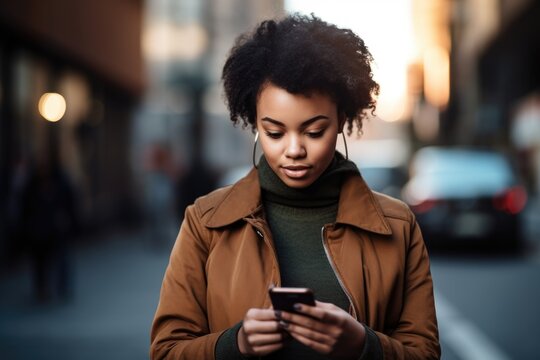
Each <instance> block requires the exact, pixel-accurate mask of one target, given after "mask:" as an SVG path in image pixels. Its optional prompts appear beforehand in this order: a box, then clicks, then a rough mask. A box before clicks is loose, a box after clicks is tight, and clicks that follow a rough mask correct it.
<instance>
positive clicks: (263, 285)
mask: <svg viewBox="0 0 540 360" xmlns="http://www.w3.org/2000/svg"><path fill="white" fill-rule="evenodd" d="M322 236H323V241H324V244H325V248H326V249H327V252H328V256H329V259H330V261H331V263H332V265H333V267H334V269H335V271H336V275H337V277H338V279H340V281H341V283H342V286H343V287H344V290H345V293H346V294H347V295H348V296H349V298H350V301H351V308H350V313H351V315H353V316H354V317H355V318H356V319H358V320H359V321H361V322H363V323H365V324H366V325H367V326H369V327H370V328H371V329H373V330H374V331H375V332H376V334H377V336H378V337H379V339H380V342H381V345H382V349H383V353H384V358H385V359H423V360H424V359H438V358H439V357H440V347H439V341H438V330H437V321H436V317H435V306H434V301H433V286H432V281H431V274H430V269H429V259H428V254H427V252H426V249H425V246H424V242H423V240H422V235H421V233H420V229H419V228H418V225H417V224H416V221H415V218H414V216H413V214H412V213H411V212H410V210H409V209H408V207H407V206H406V205H404V204H403V203H402V202H400V201H398V200H395V199H392V198H390V197H388V196H385V195H382V194H378V193H375V192H372V191H371V190H370V189H369V188H368V187H367V185H366V184H365V182H364V181H363V180H362V178H361V177H360V176H351V177H349V178H348V179H347V180H346V181H345V182H344V184H343V187H342V190H341V195H340V200H339V205H338V214H337V219H336V223H335V224H332V225H327V226H325V228H324V229H323V231H322ZM271 284H275V285H279V284H280V274H279V268H278V263H277V259H276V254H275V251H274V245H273V242H272V236H271V234H270V231H269V228H268V225H267V223H266V221H265V220H264V216H263V213H262V205H261V196H260V185H259V180H258V174H257V171H256V170H255V169H254V170H252V171H251V172H250V173H249V174H248V175H247V176H246V177H245V178H243V179H241V180H240V181H238V182H237V183H236V184H234V185H232V186H228V187H225V188H222V189H218V190H216V191H214V192H212V193H210V194H209V195H207V196H204V197H201V198H199V199H198V200H197V201H196V202H195V204H193V205H191V206H189V207H188V209H187V210H186V217H185V219H184V222H183V224H182V227H181V229H180V233H179V235H178V238H177V240H176V244H175V246H174V248H173V250H172V254H171V258H170V263H169V266H168V267H167V270H166V273H165V278H164V280H163V286H162V289H161V296H160V301H159V305H158V308H157V311H156V315H155V318H154V323H153V326H152V335H151V338H152V345H151V355H152V358H153V359H165V358H167V359H214V348H215V345H216V342H217V339H218V338H219V336H220V335H221V333H222V332H223V331H224V330H226V329H227V328H230V327H231V326H233V325H234V324H236V323H238V322H239V321H241V320H242V319H243V317H244V315H245V313H246V311H247V310H248V309H249V308H252V307H257V308H265V307H268V306H270V299H269V297H268V295H267V294H268V293H267V289H268V287H269V286H270V285H271Z"/></svg>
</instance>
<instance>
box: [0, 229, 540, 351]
mask: <svg viewBox="0 0 540 360" xmlns="http://www.w3.org/2000/svg"><path fill="white" fill-rule="evenodd" d="M146 238H147V237H146V236H145V235H144V234H142V233H118V234H115V235H110V236H109V237H108V238H105V239H100V241H99V242H97V243H89V242H85V243H83V244H80V245H79V246H78V247H77V248H76V249H74V251H73V256H72V262H73V264H72V265H73V268H74V275H75V297H74V298H73V300H72V301H70V302H68V303H61V302H56V303H52V304H50V305H36V304H35V303H33V302H32V300H31V298H30V294H31V292H30V274H29V271H28V267H27V265H26V264H22V265H21V266H20V267H19V268H18V269H17V271H14V272H13V273H11V274H10V276H9V277H4V278H2V279H1V281H0V293H1V294H2V296H1V299H0V357H1V358H2V359H13V360H18V359H45V360H47V359H59V360H62V359H66V360H67V359H70V360H79V359H81V360H83V359H84V360H86V359H88V360H90V359H135V360H136V359H147V358H148V346H149V329H150V324H151V320H152V316H153V313H154V310H155V307H156V304H157V301H158V297H159V288H160V285H161V278H162V276H163V271H164V269H165V266H166V264H167V260H168V252H169V247H170V245H171V244H166V245H165V246H164V247H163V246H162V247H161V248H159V247H158V248H156V244H152V243H150V242H149V241H148V240H147V239H146ZM171 241H172V240H171ZM432 272H433V277H434V282H435V288H436V297H437V299H436V301H437V311H438V319H439V328H440V335H441V343H442V347H443V359H447V360H454V359H460V360H473V359H474V360H482V359H488V360H504V359H520V360H521V359H534V358H537V355H538V353H540V343H539V342H538V339H539V337H540V331H539V330H537V329H538V327H537V324H538V323H540V309H539V308H538V304H540V282H539V281H538V279H539V278H540V253H539V251H538V247H537V246H536V245H535V244H534V243H532V244H530V246H529V250H528V251H526V252H525V254H523V255H515V256H505V255H501V254H499V255H481V254H475V255H470V254H469V255H463V254H453V255H448V254H444V253H443V254H434V255H433V257H432Z"/></svg>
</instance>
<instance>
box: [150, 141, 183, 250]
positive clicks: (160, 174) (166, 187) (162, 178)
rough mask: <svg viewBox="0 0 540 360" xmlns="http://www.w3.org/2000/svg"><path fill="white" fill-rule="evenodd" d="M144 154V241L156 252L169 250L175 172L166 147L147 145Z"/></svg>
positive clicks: (157, 144) (157, 143)
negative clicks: (145, 235)
mask: <svg viewBox="0 0 540 360" xmlns="http://www.w3.org/2000/svg"><path fill="white" fill-rule="evenodd" d="M145 150H146V151H145V153H144V170H145V174H144V180H145V209H146V218H147V220H148V224H147V227H148V238H149V240H150V244H151V246H153V247H155V248H156V249H162V248H167V251H168V250H169V249H170V247H169V245H170V241H171V239H170V236H171V231H172V227H173V223H174V222H173V220H172V218H173V214H174V201H173V200H174V182H175V177H176V169H175V166H174V162H173V159H172V155H171V151H170V149H169V147H168V146H167V145H166V144H164V143H160V142H156V143H153V144H150V145H149V146H148V147H147V148H146V149H145Z"/></svg>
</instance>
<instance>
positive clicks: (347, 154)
mask: <svg viewBox="0 0 540 360" xmlns="http://www.w3.org/2000/svg"><path fill="white" fill-rule="evenodd" d="M341 136H342V137H343V144H344V145H345V160H349V149H348V148H347V140H346V139H345V132H344V131H342V132H341Z"/></svg>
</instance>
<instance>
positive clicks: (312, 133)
mask: <svg viewBox="0 0 540 360" xmlns="http://www.w3.org/2000/svg"><path fill="white" fill-rule="evenodd" d="M323 134H324V130H319V131H310V132H308V133H307V135H308V136H309V137H310V138H313V139H315V138H319V137H321V136H323Z"/></svg>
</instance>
